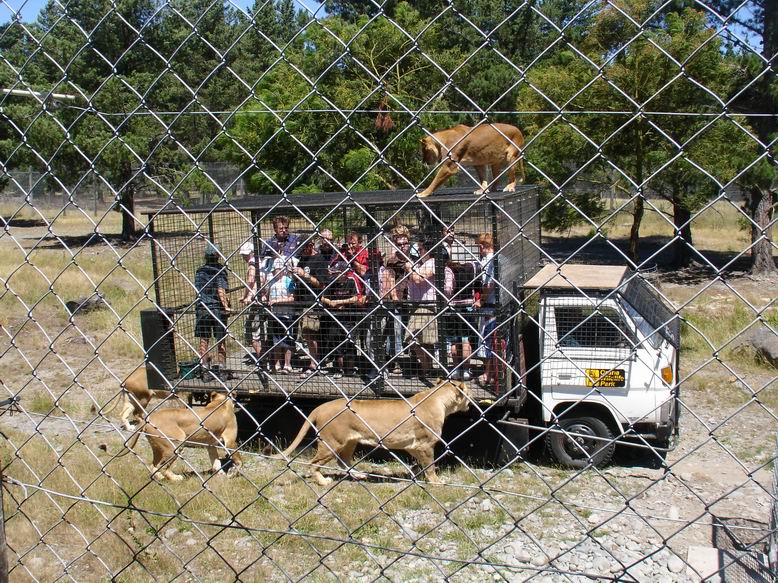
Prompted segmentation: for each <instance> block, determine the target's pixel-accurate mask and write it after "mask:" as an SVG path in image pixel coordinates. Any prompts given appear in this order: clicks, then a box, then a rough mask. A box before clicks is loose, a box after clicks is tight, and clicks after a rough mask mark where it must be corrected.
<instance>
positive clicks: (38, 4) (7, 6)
mask: <svg viewBox="0 0 778 583" xmlns="http://www.w3.org/2000/svg"><path fill="white" fill-rule="evenodd" d="M71 1H76V2H77V1H78V0H71ZM296 1H297V3H298V6H299V5H300V4H304V5H305V6H307V7H308V8H310V9H311V10H316V9H317V8H319V6H320V5H321V3H320V2H316V1H314V0H302V2H300V0H296ZM60 2H61V3H62V4H66V3H67V0H60ZM232 2H233V4H235V5H236V6H239V7H241V8H246V7H248V6H251V5H252V4H253V3H254V2H253V0H232ZM45 5H46V0H26V2H25V0H0V23H2V22H8V21H9V20H11V19H12V18H14V14H13V13H14V12H16V11H19V10H20V9H21V14H22V20H23V21H24V22H32V21H34V20H35V19H36V18H37V17H38V13H39V12H40V11H41V8H43V7H44V6H45ZM319 14H320V15H321V14H322V12H321V11H320V12H319Z"/></svg>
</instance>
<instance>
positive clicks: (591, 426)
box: [546, 417, 616, 468]
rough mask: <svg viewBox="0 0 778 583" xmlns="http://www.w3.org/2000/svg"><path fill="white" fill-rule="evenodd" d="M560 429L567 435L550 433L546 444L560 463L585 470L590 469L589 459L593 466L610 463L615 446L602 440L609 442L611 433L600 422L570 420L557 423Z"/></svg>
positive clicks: (599, 466)
mask: <svg viewBox="0 0 778 583" xmlns="http://www.w3.org/2000/svg"><path fill="white" fill-rule="evenodd" d="M559 426H560V427H561V428H562V429H563V430H564V431H566V432H568V433H569V434H570V435H566V434H565V433H562V432H550V433H549V434H548V435H547V436H546V444H547V445H548V449H549V450H550V451H551V453H552V454H553V455H554V457H555V458H556V460H557V461H558V462H559V463H560V464H562V465H563V466H567V467H571V468H585V467H587V466H589V464H590V459H591V465H592V466H594V467H596V468H602V467H605V466H607V465H608V464H609V463H610V461H611V459H612V458H613V452H614V451H615V450H616V443H615V442H613V441H610V442H609V441H602V440H612V439H613V432H611V430H610V427H608V426H607V425H606V424H605V423H604V422H603V421H602V420H601V419H597V418H596V417H570V418H567V419H562V420H560V421H559ZM573 434H575V435H573ZM596 438H599V439H596Z"/></svg>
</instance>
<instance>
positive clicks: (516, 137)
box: [419, 123, 526, 198]
mask: <svg viewBox="0 0 778 583" xmlns="http://www.w3.org/2000/svg"><path fill="white" fill-rule="evenodd" d="M523 148H524V136H523V135H522V133H521V130H520V129H519V128H517V127H516V126H512V125H509V124H504V123H493V124H484V125H480V126H478V127H476V128H471V127H470V126H466V125H462V124H460V125H458V126H455V127H453V128H450V129H447V130H442V131H439V132H436V133H434V134H432V135H431V136H425V137H424V138H422V140H421V153H422V158H423V160H424V163H425V164H427V165H428V166H433V165H435V164H439V163H441V162H444V161H445V162H444V164H443V166H441V168H440V170H438V173H437V174H436V175H435V178H434V179H433V180H432V183H431V184H430V185H429V186H428V187H427V188H426V189H424V190H423V191H421V192H420V193H419V197H420V198H423V197H425V196H429V195H430V194H432V193H433V192H435V191H436V190H437V189H438V188H440V187H441V186H442V185H443V183H444V182H445V181H446V180H448V179H449V178H451V177H452V176H453V175H454V174H456V173H457V172H458V171H459V167H460V166H475V171H476V174H478V182H479V183H480V188H478V189H476V191H475V194H483V193H485V192H487V191H488V188H489V182H488V181H487V180H486V167H487V166H491V167H492V178H493V179H494V180H496V179H497V177H498V176H499V175H500V171H501V168H502V167H503V166H507V167H508V184H507V185H506V186H505V188H504V189H503V190H504V191H505V192H514V191H515V190H516V164H518V165H519V168H520V169H521V181H522V182H524V180H525V179H526V176H525V174H524V160H523V158H522V156H521V151H522V149H523ZM447 158H449V159H448V160H447Z"/></svg>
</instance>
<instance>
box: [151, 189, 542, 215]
mask: <svg viewBox="0 0 778 583" xmlns="http://www.w3.org/2000/svg"><path fill="white" fill-rule="evenodd" d="M536 189H537V187H536V186H535V185H531V184H530V185H523V184H521V185H517V186H516V192H502V191H498V192H490V193H488V194H486V195H483V196H482V195H477V194H473V188H472V187H462V186H460V187H453V188H440V189H438V190H437V191H435V193H433V194H432V195H430V196H428V197H427V198H417V197H416V191H415V190H411V189H398V190H370V191H364V192H352V193H346V192H307V193H300V194H288V195H282V194H261V195H257V196H251V197H245V198H238V199H234V200H231V201H228V202H218V203H214V204H205V205H192V206H186V207H183V206H181V205H180V204H179V203H175V202H173V201H169V202H167V203H166V204H165V205H164V206H162V207H161V208H158V209H154V210H150V211H146V213H145V214H147V215H156V214H171V213H182V212H186V213H191V212H211V211H229V210H232V209H238V210H267V211H269V210H271V209H272V210H274V211H279V212H280V211H284V210H289V209H293V208H300V209H305V208H335V207H337V206H343V205H345V206H351V205H355V204H357V205H366V206H370V205H398V207H399V206H401V205H403V204H405V203H408V202H410V203H415V204H419V203H421V204H430V205H439V204H441V203H455V202H470V203H472V202H476V201H484V202H486V201H489V200H493V201H501V200H506V199H510V198H514V197H520V196H521V195H526V194H529V193H532V194H533V195H534V194H535V192H536Z"/></svg>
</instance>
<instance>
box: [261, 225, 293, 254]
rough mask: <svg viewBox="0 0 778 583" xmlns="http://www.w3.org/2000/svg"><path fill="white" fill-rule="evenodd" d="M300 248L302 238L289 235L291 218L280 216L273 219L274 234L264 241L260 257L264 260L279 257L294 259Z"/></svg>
mask: <svg viewBox="0 0 778 583" xmlns="http://www.w3.org/2000/svg"><path fill="white" fill-rule="evenodd" d="M299 246H300V238H299V237H298V236H297V235H292V234H290V233H289V217H287V216H284V215H279V216H277V217H273V234H272V235H271V236H270V237H269V238H268V239H266V240H264V241H262V251H260V255H261V256H262V258H263V259H267V258H271V259H277V258H279V257H294V256H295V255H296V254H297V253H298V251H299V249H298V248H299Z"/></svg>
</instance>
